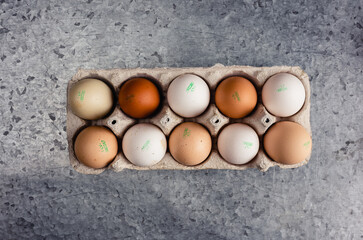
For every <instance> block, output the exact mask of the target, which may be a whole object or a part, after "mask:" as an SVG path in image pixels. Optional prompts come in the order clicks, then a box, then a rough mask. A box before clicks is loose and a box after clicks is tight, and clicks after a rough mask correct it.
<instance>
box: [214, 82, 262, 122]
mask: <svg viewBox="0 0 363 240" xmlns="http://www.w3.org/2000/svg"><path fill="white" fill-rule="evenodd" d="M215 101H216V105H217V107H218V109H219V110H220V111H221V112H222V113H223V114H224V115H226V116H227V117H230V118H242V117H244V116H246V115H248V114H249V113H250V112H252V110H253V109H254V108H255V106H256V104H257V92H256V89H255V87H254V86H253V84H252V83H251V82H250V81H249V80H247V79H245V78H243V77H238V76H235V77H229V78H226V79H224V80H223V81H222V82H221V83H220V84H219V86H218V87H217V90H216V94H215Z"/></svg>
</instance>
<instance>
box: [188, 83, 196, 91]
mask: <svg viewBox="0 0 363 240" xmlns="http://www.w3.org/2000/svg"><path fill="white" fill-rule="evenodd" d="M194 89H195V85H194V82H191V83H190V84H189V85H188V87H187V92H194Z"/></svg>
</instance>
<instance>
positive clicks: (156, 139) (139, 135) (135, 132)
mask: <svg viewBox="0 0 363 240" xmlns="http://www.w3.org/2000/svg"><path fill="white" fill-rule="evenodd" d="M166 146H167V145H166V138H165V135H164V133H163V132H162V131H161V130H160V129H159V128H158V127H156V126H155V125H152V124H149V123H140V124H136V125H134V126H132V127H131V128H130V129H128V130H127V132H126V133H125V135H124V138H123V140H122V150H123V153H124V154H125V156H126V158H127V159H128V160H129V161H130V162H131V163H133V164H135V165H137V166H141V167H149V166H152V165H154V164H156V163H158V162H159V161H160V160H161V159H162V158H163V157H164V155H165V152H166Z"/></svg>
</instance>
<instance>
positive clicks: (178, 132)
mask: <svg viewBox="0 0 363 240" xmlns="http://www.w3.org/2000/svg"><path fill="white" fill-rule="evenodd" d="M211 149H212V138H211V136H210V134H209V132H208V131H207V130H206V129H205V128H204V127H203V126H202V125H200V124H198V123H194V122H184V123H182V124H180V125H178V126H177V127H176V128H175V129H174V130H173V131H172V133H171V135H170V138H169V150H170V153H171V155H172V156H173V158H174V159H175V160H177V161H178V162H179V163H181V164H183V165H187V166H194V165H197V164H200V163H202V162H203V161H204V160H205V159H206V158H207V157H208V155H209V153H210V151H211Z"/></svg>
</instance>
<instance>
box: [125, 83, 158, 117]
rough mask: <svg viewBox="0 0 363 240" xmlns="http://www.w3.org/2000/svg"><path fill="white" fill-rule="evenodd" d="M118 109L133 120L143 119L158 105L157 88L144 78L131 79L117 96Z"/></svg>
mask: <svg viewBox="0 0 363 240" xmlns="http://www.w3.org/2000/svg"><path fill="white" fill-rule="evenodd" d="M118 101H119V103H120V107H121V109H122V111H124V113H126V114H127V115H129V116H131V117H133V118H145V117H148V116H150V115H151V114H153V113H154V112H155V110H156V109H157V108H158V106H159V104H160V94H159V91H158V88H157V87H156V86H155V84H154V83H152V82H151V81H150V80H148V79H146V78H133V79H130V80H128V81H127V82H125V83H124V84H123V85H122V86H121V89H120V92H119V95H118Z"/></svg>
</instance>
